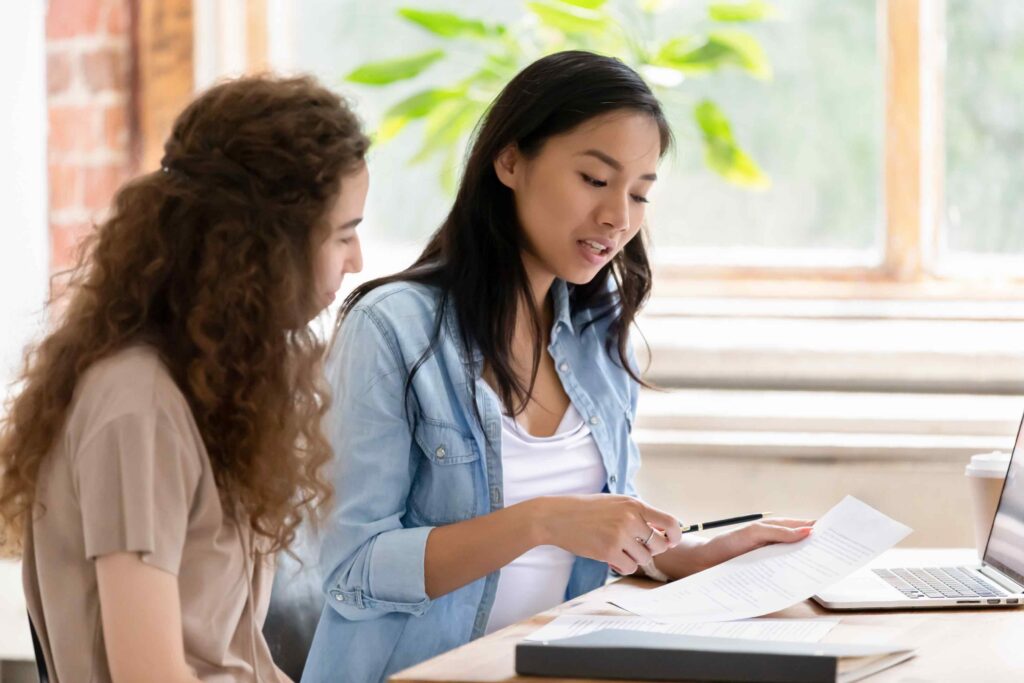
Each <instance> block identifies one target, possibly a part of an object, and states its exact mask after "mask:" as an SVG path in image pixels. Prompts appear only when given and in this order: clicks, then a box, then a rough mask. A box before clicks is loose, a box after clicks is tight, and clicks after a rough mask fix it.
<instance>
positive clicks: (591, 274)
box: [558, 268, 601, 285]
mask: <svg viewBox="0 0 1024 683" xmlns="http://www.w3.org/2000/svg"><path fill="white" fill-rule="evenodd" d="M600 272H601V268H587V269H584V270H573V271H570V272H565V273H561V274H559V275H558V277H559V278H561V279H562V280H565V281H566V282H567V283H568V284H570V285H585V284H588V283H589V282H591V281H592V280H593V279H594V278H595V277H597V276H598V274H599V273H600Z"/></svg>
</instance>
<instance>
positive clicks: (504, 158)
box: [494, 144, 522, 190]
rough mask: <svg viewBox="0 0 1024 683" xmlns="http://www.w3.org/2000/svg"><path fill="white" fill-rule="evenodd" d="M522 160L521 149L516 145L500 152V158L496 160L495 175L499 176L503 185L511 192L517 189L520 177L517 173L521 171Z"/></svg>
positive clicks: (497, 157)
mask: <svg viewBox="0 0 1024 683" xmlns="http://www.w3.org/2000/svg"><path fill="white" fill-rule="evenodd" d="M521 159H522V157H521V156H520V154H519V148H518V147H516V146H515V145H514V144H513V145H509V146H508V147H506V148H505V149H503V150H501V151H500V152H498V156H496V157H495V158H494V173H495V174H496V175H497V176H498V180H500V181H501V184H502V185H504V186H505V187H507V188H509V189H510V190H514V189H516V180H517V178H518V177H519V176H518V175H517V171H520V170H521V169H520V161H521Z"/></svg>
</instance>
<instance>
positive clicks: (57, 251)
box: [50, 222, 92, 273]
mask: <svg viewBox="0 0 1024 683" xmlns="http://www.w3.org/2000/svg"><path fill="white" fill-rule="evenodd" d="M91 229H92V226H91V225H90V224H89V223H84V222H77V223H72V224H69V225H61V224H54V223H50V272H51V273H54V272H57V271H60V270H65V269H67V268H70V267H72V266H73V265H75V263H76V261H77V260H78V250H79V247H80V246H81V244H82V240H83V239H85V237H86V236H87V235H88V234H89V231H90V230H91Z"/></svg>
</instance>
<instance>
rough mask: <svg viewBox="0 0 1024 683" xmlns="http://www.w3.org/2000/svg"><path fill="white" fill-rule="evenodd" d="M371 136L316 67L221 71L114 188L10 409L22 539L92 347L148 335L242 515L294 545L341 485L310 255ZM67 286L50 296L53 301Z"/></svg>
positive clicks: (11, 511)
mask: <svg viewBox="0 0 1024 683" xmlns="http://www.w3.org/2000/svg"><path fill="white" fill-rule="evenodd" d="M368 146H369V140H368V139H367V138H366V136H365V135H364V134H363V133H362V132H361V130H360V125H359V121H358V120H357V118H356V117H355V115H354V114H353V113H352V111H351V110H350V109H349V108H348V106H347V105H346V103H345V102H344V100H342V99H341V98H340V97H339V96H338V95H337V94H335V93H333V92H331V91H329V90H327V89H326V88H324V87H322V86H321V85H319V84H318V83H316V81H314V80H313V79H311V78H290V79H280V78H274V77H269V76H257V77H246V78H241V79H238V80H234V81H229V82H226V83H223V84H221V85H218V86H215V87H213V88H211V89H210V90H208V91H206V92H205V93H204V94H202V95H201V96H199V97H198V98H197V99H196V100H195V101H193V102H192V103H191V104H190V105H189V106H188V107H187V108H186V109H185V110H184V111H183V112H182V113H181V114H180V115H179V116H178V118H177V120H176V121H175V123H174V127H173V130H172V133H171V135H170V138H169V139H168V140H167V142H166V144H165V146H164V151H165V156H164V159H163V161H162V162H161V165H162V168H161V170H159V171H155V172H153V173H149V174H146V175H142V176H140V177H138V178H136V179H134V180H133V181H130V182H129V183H127V184H126V185H125V186H123V187H122V188H121V189H120V190H119V191H118V192H117V194H116V196H115V198H114V202H113V206H112V210H111V213H110V215H109V218H108V219H107V220H105V221H103V222H102V223H101V224H100V225H98V226H97V227H96V228H95V229H94V231H93V233H92V234H91V236H90V237H89V241H88V246H87V247H86V248H84V249H83V250H82V256H81V257H80V260H79V262H78V265H77V266H76V268H75V269H74V271H73V272H72V274H71V276H70V279H69V285H68V289H67V290H66V292H65V293H64V294H63V295H62V297H61V298H62V299H63V301H62V302H61V303H64V302H66V307H65V308H64V310H63V312H62V314H61V316H60V318H59V320H57V321H56V324H55V329H53V331H52V332H50V333H49V334H48V335H47V336H46V337H45V338H44V339H43V340H42V341H41V342H40V343H38V344H36V345H35V346H34V347H30V348H29V349H28V350H27V351H26V355H25V362H24V368H23V371H22V375H21V379H20V392H19V393H17V394H16V395H15V396H13V397H12V398H11V399H9V401H8V405H7V410H6V417H5V418H4V420H3V422H2V423H0V468H2V473H3V476H2V478H0V519H2V520H3V521H4V522H5V524H4V526H6V527H7V533H8V535H10V536H11V537H12V538H11V539H9V541H10V540H13V541H15V542H16V543H18V542H20V540H21V539H22V538H23V534H24V524H25V523H26V521H27V517H28V515H27V514H26V513H27V512H28V511H29V510H31V509H32V506H33V503H34V498H35V486H36V478H37V475H38V472H39V468H40V463H41V462H42V460H43V459H44V458H45V457H46V456H47V454H48V453H49V451H50V450H51V448H52V446H53V444H54V443H55V442H56V439H57V438H58V435H59V434H60V432H61V430H62V428H63V425H64V422H65V418H66V414H67V411H68V408H69V405H70V403H71V400H72V395H73V392H74V390H75V385H76V383H77V382H78V380H79V378H80V377H81V376H82V374H83V373H84V372H85V371H86V370H87V369H88V368H89V367H90V366H91V365H92V364H94V363H95V362H97V361H98V360H100V359H102V358H104V357H107V356H109V355H111V354H113V353H115V352H117V351H119V350H121V349H123V348H125V347H127V346H130V345H132V344H137V343H146V344H149V345H151V346H153V347H154V348H155V349H156V350H157V352H158V353H159V354H160V357H161V359H162V360H163V362H164V363H165V365H166V366H167V368H168V370H169V372H170V373H171V376H172V377H173V378H174V380H175V381H176V383H177V385H178V387H179V388H180V389H181V391H182V392H183V394H184V395H185V397H186V399H187V400H188V402H189V405H190V407H191V410H192V413H193V415H194V417H195V420H196V423H197V425H198V427H199V432H200V434H201V435H202V438H203V441H204V443H205V446H206V448H207V451H208V452H209V457H210V463H211V466H212V470H213V473H214V476H215V479H216V482H217V484H218V487H219V491H220V497H221V500H222V503H223V504H224V506H225V509H226V510H227V511H228V513H229V514H233V515H236V517H237V518H238V519H246V520H248V522H249V524H251V526H252V528H253V529H254V530H255V532H256V533H257V534H259V535H260V536H262V537H265V539H266V541H267V543H263V544H261V545H263V546H264V547H265V549H266V550H267V551H268V552H272V551H276V550H279V549H287V548H288V547H289V545H290V544H291V543H292V541H293V540H294V538H295V532H296V527H297V526H298V525H299V524H300V522H301V521H302V520H303V518H312V519H314V520H315V519H316V518H318V516H319V515H318V514H317V512H318V510H319V509H322V507H323V506H324V504H326V503H327V502H328V501H329V500H330V498H331V487H330V485H329V484H328V483H327V481H326V479H325V478H324V476H323V474H322V473H321V469H322V466H323V465H324V464H325V463H326V462H327V461H328V460H329V459H330V455H331V451H330V446H329V444H328V443H327V441H326V439H325V438H324V436H323V434H322V432H321V429H320V421H321V418H322V417H323V415H324V414H325V412H326V411H327V407H328V403H329V397H328V393H327V389H326V385H325V382H324V380H323V377H322V367H321V362H322V358H323V351H324V346H323V342H322V341H321V340H320V339H319V338H318V337H317V335H316V334H315V333H314V332H313V331H312V330H310V329H309V326H308V324H307V323H308V322H309V321H310V319H311V318H312V317H314V316H315V315H316V313H317V312H318V307H319V306H318V304H317V303H316V301H315V293H314V287H313V266H312V256H313V253H314V251H315V249H316V247H318V246H319V244H320V243H321V241H322V240H323V239H324V238H325V236H326V225H325V218H326V214H327V211H328V209H329V207H330V206H331V204H332V203H333V201H334V199H335V198H336V197H337V196H338V192H339V187H340V184H341V181H342V178H343V177H344V176H346V175H348V174H349V173H351V172H353V171H356V170H358V169H359V168H360V167H361V165H362V164H363V160H364V156H365V153H366V150H367V147H368ZM53 303H54V301H51V302H50V304H51V305H52V304H53Z"/></svg>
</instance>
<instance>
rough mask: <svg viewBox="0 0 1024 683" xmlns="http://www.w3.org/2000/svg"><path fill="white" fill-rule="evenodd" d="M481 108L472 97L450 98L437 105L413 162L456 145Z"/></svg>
mask: <svg viewBox="0 0 1024 683" xmlns="http://www.w3.org/2000/svg"><path fill="white" fill-rule="evenodd" d="M481 110H482V105H481V104H480V103H478V102H474V101H473V100H470V99H457V100H449V101H448V102H445V103H443V104H442V105H441V106H439V107H437V108H436V109H435V110H434V111H432V112H431V113H430V115H429V116H428V117H427V121H426V125H425V126H424V128H423V139H424V143H423V146H422V147H420V149H419V151H418V152H416V155H415V156H413V158H412V160H411V163H413V164H418V163H421V162H423V161H426V160H427V159H428V158H430V157H431V156H433V155H434V153H436V152H438V151H440V150H444V149H447V148H451V147H455V146H456V145H457V143H458V141H459V140H460V139H461V138H462V136H463V135H465V134H466V133H467V132H468V131H469V129H470V128H472V126H473V124H475V123H476V120H477V117H478V116H479V114H480V111H481Z"/></svg>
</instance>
